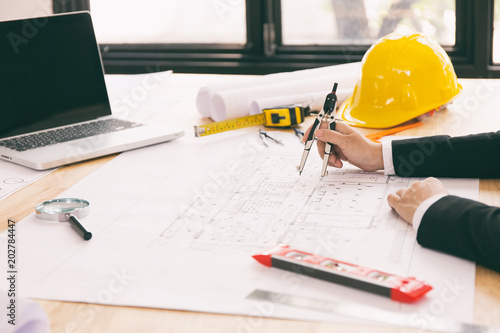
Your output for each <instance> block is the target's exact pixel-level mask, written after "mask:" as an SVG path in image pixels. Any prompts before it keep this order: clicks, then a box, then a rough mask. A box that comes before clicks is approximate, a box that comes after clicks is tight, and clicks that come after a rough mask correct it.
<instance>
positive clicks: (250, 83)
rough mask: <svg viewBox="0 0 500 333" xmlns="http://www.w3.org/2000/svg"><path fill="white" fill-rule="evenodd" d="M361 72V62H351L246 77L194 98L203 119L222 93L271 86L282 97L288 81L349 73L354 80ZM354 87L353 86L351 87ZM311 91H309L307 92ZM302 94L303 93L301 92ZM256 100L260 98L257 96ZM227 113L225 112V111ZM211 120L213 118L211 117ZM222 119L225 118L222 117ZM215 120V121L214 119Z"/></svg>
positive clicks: (202, 90) (214, 86)
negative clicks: (283, 88) (282, 86)
mask: <svg viewBox="0 0 500 333" xmlns="http://www.w3.org/2000/svg"><path fill="white" fill-rule="evenodd" d="M360 71H361V62H353V63H348V64H342V65H334V66H326V67H319V68H313V69H305V70H298V71H293V72H284V73H276V74H269V75H263V76H252V77H248V78H245V79H235V80H234V81H231V82H218V83H213V84H210V85H207V86H204V87H202V88H200V90H199V91H198V95H197V97H196V106H197V108H198V111H199V112H200V114H201V115H202V116H203V117H212V113H213V112H212V111H213V109H214V105H213V97H214V95H215V94H217V93H221V92H224V91H229V90H239V89H242V93H245V92H244V90H245V89H250V88H255V87H260V86H272V85H274V86H273V87H269V88H270V89H273V90H277V91H276V94H275V95H274V96H279V95H284V94H283V92H280V91H279V90H280V88H279V86H280V85H281V84H283V83H287V82H289V81H301V80H308V79H315V78H319V77H325V76H330V79H331V81H332V82H333V80H334V77H335V76H336V75H340V74H344V73H349V74H351V75H353V76H356V79H357V78H358V75H359V73H360ZM330 85H333V83H330ZM353 87H354V85H353ZM328 89H331V87H329V88H326V89H321V90H325V91H326V90H328ZM308 91H311V90H308ZM302 92H304V91H302ZM286 94H287V95H288V94H290V92H287V93H286ZM258 98H262V97H260V96H258ZM245 110H247V111H246V112H245V111H240V112H236V114H239V115H238V117H239V116H240V115H248V114H249V106H246V107H245ZM226 111H227V110H226ZM224 113H225V111H224V110H223V111H217V112H216V115H215V117H216V118H217V119H221V118H220V117H221V115H222V116H223V115H224ZM230 113H235V112H230ZM212 118H213V117H212ZM224 119H226V118H225V116H224ZM214 120H215V119H214Z"/></svg>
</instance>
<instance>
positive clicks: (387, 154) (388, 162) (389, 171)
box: [382, 140, 396, 176]
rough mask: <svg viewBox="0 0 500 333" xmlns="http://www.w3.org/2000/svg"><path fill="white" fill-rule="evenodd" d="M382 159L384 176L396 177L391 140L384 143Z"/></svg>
mask: <svg viewBox="0 0 500 333" xmlns="http://www.w3.org/2000/svg"><path fill="white" fill-rule="evenodd" d="M382 158H383V159H384V175H386V176H389V175H395V174H396V172H395V171H394V162H393V161H392V142H391V140H386V141H382Z"/></svg>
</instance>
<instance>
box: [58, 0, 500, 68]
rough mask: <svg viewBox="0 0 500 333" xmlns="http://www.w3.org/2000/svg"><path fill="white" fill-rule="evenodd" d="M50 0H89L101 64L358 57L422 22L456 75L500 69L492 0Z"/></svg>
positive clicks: (80, 0)
mask: <svg viewBox="0 0 500 333" xmlns="http://www.w3.org/2000/svg"><path fill="white" fill-rule="evenodd" d="M53 1H54V10H55V12H63V11H70V10H78V9H85V8H90V10H91V12H92V15H93V17H94V22H95V27H96V34H97V37H98V40H99V42H100V44H101V50H102V54H103V60H104V64H105V68H106V71H107V72H108V73H140V72H145V71H148V70H149V71H150V70H152V69H154V70H166V69H173V70H174V71H176V72H194V73H235V74H267V73H272V72H278V71H290V70H296V69H304V68H312V67H319V66H327V65H332V64H338V63H345V62H352V61H359V60H361V58H362V56H363V54H364V53H365V52H366V50H367V49H368V48H369V46H370V45H371V44H372V43H373V42H374V41H375V40H377V39H378V38H379V37H381V36H383V35H385V34H386V33H388V32H392V31H398V32H402V33H407V32H414V31H420V32H423V33H425V34H426V35H428V36H430V37H431V38H433V39H435V40H437V41H438V42H439V43H440V44H441V45H442V46H443V47H444V48H445V50H446V51H447V52H448V54H449V55H450V58H451V59H452V61H453V64H454V66H455V70H456V72H457V74H458V76H459V77H500V71H498V69H499V68H500V67H497V66H496V65H495V64H496V63H500V54H498V53H499V52H494V51H493V46H494V43H493V41H494V36H495V40H496V35H494V34H493V21H494V15H493V9H494V7H495V5H496V2H498V1H500V0H485V1H467V0H440V1H436V0H370V1H369V0H311V1H307V2H305V1H303V0H247V1H245V0H210V1H206V0H184V1H182V0H169V1H163V0H142V1H140V2H139V1H134V0H122V1H119V0H107V1H102V0H53ZM495 1H496V2H495ZM495 8H496V7H495ZM495 19H497V16H495ZM497 20H498V19H497ZM497 44H498V43H497Z"/></svg>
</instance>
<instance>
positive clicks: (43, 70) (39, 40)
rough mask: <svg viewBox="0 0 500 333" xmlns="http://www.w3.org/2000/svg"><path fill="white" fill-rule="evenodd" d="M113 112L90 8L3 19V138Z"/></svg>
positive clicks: (0, 53) (0, 70)
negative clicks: (34, 17) (59, 13)
mask: <svg viewBox="0 0 500 333" xmlns="http://www.w3.org/2000/svg"><path fill="white" fill-rule="evenodd" d="M109 114H111V108H110V106H109V100H108V95H107V91H106V85H105V82H104V74H103V69H102V63H101V58H100V54H99V50H98V46H97V43H96V39H95V35H94V31H93V27H92V21H91V18H90V14H89V13H88V12H81V13H74V14H66V15H56V16H51V17H42V18H36V19H24V20H17V21H8V22H0V138H4V137H8V136H12V135H18V134H23V133H28V132H32V131H38V130H43V129H47V128H51V127H55V126H62V125H67V124H71V123H74V122H79V121H85V120H90V119H95V118H96V117H100V116H106V115H109Z"/></svg>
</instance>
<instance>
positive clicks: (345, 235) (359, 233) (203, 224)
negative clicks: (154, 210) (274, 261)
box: [150, 151, 418, 273]
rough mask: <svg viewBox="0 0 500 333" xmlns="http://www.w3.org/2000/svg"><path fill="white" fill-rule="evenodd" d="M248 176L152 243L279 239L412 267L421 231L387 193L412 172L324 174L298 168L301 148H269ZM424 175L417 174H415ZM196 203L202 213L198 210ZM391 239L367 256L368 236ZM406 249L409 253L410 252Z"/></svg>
mask: <svg viewBox="0 0 500 333" xmlns="http://www.w3.org/2000/svg"><path fill="white" fill-rule="evenodd" d="M251 163H252V165H251V166H250V167H248V168H247V170H251V171H250V172H248V173H246V174H245V175H244V176H243V177H237V176H235V177H234V178H233V179H231V180H230V181H226V182H227V183H228V185H227V186H226V190H225V191H222V192H221V193H220V194H219V195H218V196H217V197H214V198H213V199H212V200H210V202H209V203H208V204H206V206H208V207H209V209H205V210H199V209H198V210H196V209H194V206H196V200H197V199H195V200H193V202H192V204H191V206H188V207H186V209H185V211H184V212H182V213H181V214H180V215H179V216H178V218H177V219H175V220H174V221H172V222H171V223H169V225H168V226H167V227H166V228H165V229H164V230H163V231H162V232H161V234H160V235H159V236H158V237H157V238H156V239H155V240H154V241H153V242H152V243H151V245H150V246H151V247H154V248H163V249H170V250H174V249H178V247H179V246H181V247H182V248H185V249H189V250H193V251H210V252H218V251H223V252H224V251H228V249H231V250H230V251H232V252H233V253H242V254H248V253H252V252H253V253H256V252H258V251H260V250H262V249H266V248H270V247H273V246H274V245H276V244H280V243H282V244H285V243H286V244H290V245H293V246H294V247H295V248H302V249H304V250H311V249H312V250H316V251H317V252H319V254H323V255H329V256H330V257H334V258H337V259H339V260H342V259H343V260H346V261H353V262H358V263H359V262H360V261H361V260H362V258H365V259H364V260H366V261H369V262H370V264H371V265H373V262H374V260H375V258H376V260H375V261H376V262H380V263H381V264H382V263H383V264H384V266H387V264H389V268H392V269H396V268H399V269H398V271H401V270H402V271H404V272H405V273H406V271H407V270H408V266H409V263H410V258H411V254H410V252H411V251H412V248H413V246H414V244H415V237H414V235H413V234H412V233H413V231H412V230H411V227H410V226H409V225H408V224H407V223H406V222H404V221H400V220H399V218H398V216H397V215H396V214H395V213H394V212H392V211H391V209H390V208H389V207H388V204H387V202H386V198H387V195H388V194H389V193H391V192H395V191H396V190H397V189H399V188H401V187H407V186H409V185H410V179H409V178H400V177H395V176H386V175H384V174H382V173H369V172H364V171H362V170H359V169H356V168H355V167H353V166H349V165H347V166H346V167H344V168H343V169H339V170H336V169H333V168H330V171H329V174H328V176H327V177H324V178H320V177H319V176H317V175H316V173H317V170H318V167H319V164H318V163H316V165H314V164H313V163H312V162H311V164H313V165H310V166H309V168H308V171H306V172H304V173H303V175H302V176H300V177H298V176H297V171H296V168H295V165H296V163H297V156H296V154H289V153H288V154H287V153H281V154H280V153H277V152H275V151H273V152H265V151H264V152H262V153H261V154H260V155H259V157H258V158H257V159H255V160H254V161H252V162H251ZM415 180H418V179H413V180H412V181H415ZM193 211H194V212H195V213H193ZM377 236H380V237H381V238H383V239H385V240H386V241H384V242H377V243H378V244H383V246H382V245H379V246H378V247H377V248H376V249H372V251H371V252H372V253H373V255H372V256H370V258H368V259H367V256H366V247H365V246H363V244H364V243H366V242H367V241H370V239H371V238H373V237H377ZM405 252H406V253H405Z"/></svg>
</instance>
